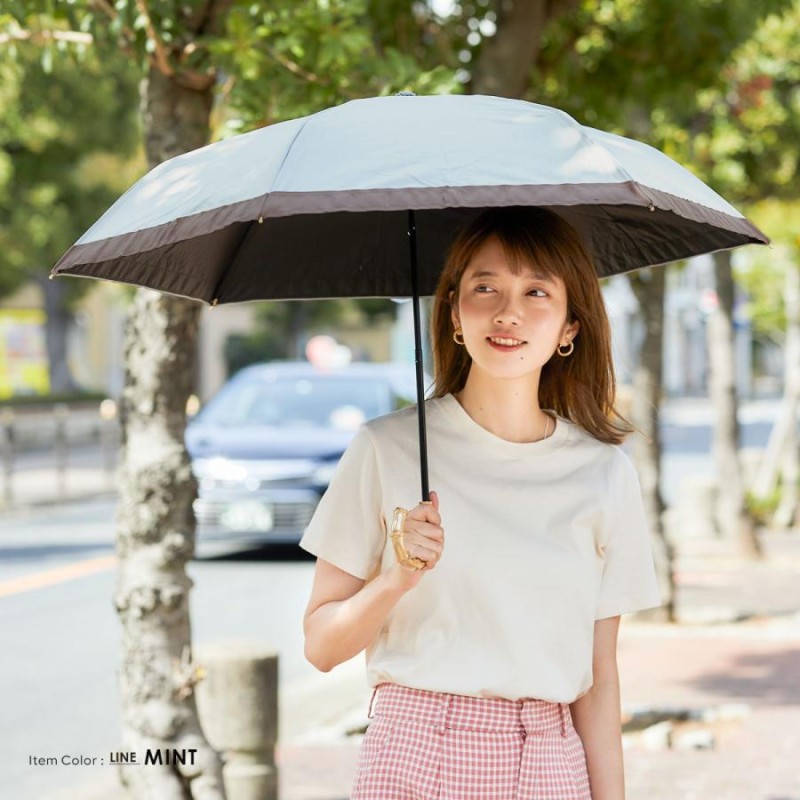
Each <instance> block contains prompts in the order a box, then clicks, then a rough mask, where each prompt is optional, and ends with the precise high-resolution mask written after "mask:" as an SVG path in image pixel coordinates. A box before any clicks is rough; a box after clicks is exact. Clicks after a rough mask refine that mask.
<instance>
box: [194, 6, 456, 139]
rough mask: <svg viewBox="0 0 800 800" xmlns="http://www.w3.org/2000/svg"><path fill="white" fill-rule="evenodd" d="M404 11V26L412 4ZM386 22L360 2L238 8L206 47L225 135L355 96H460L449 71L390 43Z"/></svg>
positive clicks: (236, 7) (303, 113)
mask: <svg viewBox="0 0 800 800" xmlns="http://www.w3.org/2000/svg"><path fill="white" fill-rule="evenodd" d="M394 5H395V6H397V5H398V4H397V3H394ZM402 5H404V6H405V9H406V13H405V15H404V19H405V20H406V21H408V19H409V18H410V14H409V13H408V10H409V8H410V5H411V4H410V3H404V4H402ZM384 13H385V9H384ZM385 22H386V18H385V16H384V17H380V18H378V19H377V20H376V19H374V18H373V17H372V15H371V12H370V4H369V3H368V2H366V1H365V0H328V1H327V2H319V0H300V1H297V0H277V1H276V2H272V3H269V4H268V5H264V4H258V3H249V2H241V1H239V2H236V3H235V4H234V7H233V9H232V11H231V12H230V14H229V15H228V17H227V21H226V30H225V36H224V37H220V38H219V39H217V40H215V41H213V42H210V43H209V52H210V54H211V56H212V57H213V59H214V61H215V62H216V63H217V64H219V65H220V69H221V70H222V86H223V97H224V99H225V107H226V109H227V114H226V116H225V119H224V130H223V133H224V134H227V133H231V132H239V131H242V130H248V129H251V128H254V127H261V126H263V125H268V124H270V123H272V122H277V121H280V120H285V119H291V118H295V117H299V116H304V115H306V114H309V113H312V112H314V111H319V110H322V109H324V108H327V107H329V106H333V105H337V104H339V103H341V102H343V101H346V100H351V99H355V98H360V97H368V96H372V95H385V94H392V93H394V92H397V91H400V90H411V91H415V92H417V93H419V94H438V93H443V92H454V91H458V90H459V84H458V83H457V81H456V80H455V69H453V68H448V67H446V66H441V65H428V66H426V65H424V64H422V63H421V62H420V61H419V60H418V59H417V58H416V57H415V55H414V54H413V53H410V52H404V51H403V50H402V49H401V48H400V47H398V46H396V45H394V44H392V43H390V41H388V38H384V37H388V32H387V30H386V28H385Z"/></svg>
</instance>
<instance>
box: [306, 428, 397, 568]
mask: <svg viewBox="0 0 800 800" xmlns="http://www.w3.org/2000/svg"><path fill="white" fill-rule="evenodd" d="M381 499H382V490H381V481H380V474H379V471H378V461H377V457H376V454H375V446H374V443H373V441H372V437H371V436H370V434H369V431H367V429H366V427H365V426H364V425H362V426H361V427H360V428H359V430H358V431H357V432H356V434H355V436H354V437H353V438H352V439H351V441H350V444H349V445H348V447H347V449H346V450H345V452H344V454H343V455H342V457H341V459H340V460H339V464H338V465H337V467H336V471H335V472H334V475H333V478H332V479H331V482H330V485H329V486H328V489H327V490H326V492H325V494H324V495H323V496H322V499H321V500H320V501H319V505H318V506H317V508H316V511H315V512H314V516H313V517H312V519H311V522H310V523H309V524H308V527H307V528H306V530H305V532H304V534H303V538H302V539H301V541H300V547H302V548H303V549H304V550H307V551H308V552H309V553H311V554H312V555H315V556H317V558H322V559H324V560H325V561H329V562H330V563H331V564H333V565H334V566H337V567H339V569H343V570H344V571H345V572H349V573H350V574H351V575H354V576H355V577H357V578H362V579H364V580H366V579H367V578H368V577H369V576H370V575H371V574H372V573H373V572H374V570H375V567H376V566H377V564H378V562H379V560H380V558H381V555H382V553H383V547H384V543H385V541H386V525H385V521H384V520H383V516H382V513H381V508H382V503H381Z"/></svg>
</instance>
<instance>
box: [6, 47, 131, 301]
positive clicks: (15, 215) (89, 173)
mask: <svg viewBox="0 0 800 800" xmlns="http://www.w3.org/2000/svg"><path fill="white" fill-rule="evenodd" d="M12 56H13V57H12ZM53 63H54V62H52V61H48V60H47V59H45V58H43V57H42V52H41V50H40V49H39V48H38V47H35V46H30V45H29V44H25V45H24V46H22V45H20V46H19V47H18V48H17V52H16V53H15V54H12V53H11V52H10V51H9V50H8V49H7V48H0V294H3V293H8V292H9V291H12V290H14V289H15V288H16V287H17V286H19V285H20V284H21V283H23V282H25V281H26V280H29V279H31V278H36V277H38V278H39V279H41V278H43V276H44V275H46V274H47V272H48V271H49V269H50V268H51V267H52V265H53V264H54V263H55V262H56V261H57V260H58V258H59V257H60V256H61V254H62V253H63V252H65V251H66V250H67V248H68V247H69V246H70V245H71V244H72V243H73V242H74V241H75V240H76V239H77V238H78V236H79V235H80V234H81V233H82V232H83V231H84V230H86V229H87V228H88V227H89V226H90V225H91V224H92V223H93V222H94V221H95V220H96V219H97V217H98V216H99V215H100V214H101V213H102V212H103V211H104V210H105V209H106V208H107V207H108V206H109V205H110V204H111V203H112V202H113V201H114V199H115V198H116V197H117V195H118V194H119V193H120V192H121V191H122V190H123V189H124V188H125V187H126V186H127V185H128V184H129V183H130V182H131V179H132V177H134V175H133V174H132V166H131V162H130V159H131V156H132V154H133V152H134V150H135V148H136V145H137V143H138V141H139V127H138V124H137V116H136V86H135V78H134V76H133V75H131V72H130V70H129V69H128V68H127V65H126V64H125V62H124V60H122V59H120V58H116V59H110V60H108V61H106V62H105V63H104V64H103V65H102V66H101V65H100V63H99V61H98V59H97V58H95V57H94V54H92V53H88V54H85V57H84V58H83V60H82V61H81V62H80V63H76V62H75V61H74V60H72V59H60V60H59V61H58V66H57V68H53ZM140 168H141V165H139V164H135V165H134V166H133V170H138V169H140ZM87 288H88V285H87V284H85V283H84V282H82V281H73V282H71V285H70V292H71V294H72V295H73V296H77V295H79V294H80V293H82V292H83V291H85V290H86V289H87Z"/></svg>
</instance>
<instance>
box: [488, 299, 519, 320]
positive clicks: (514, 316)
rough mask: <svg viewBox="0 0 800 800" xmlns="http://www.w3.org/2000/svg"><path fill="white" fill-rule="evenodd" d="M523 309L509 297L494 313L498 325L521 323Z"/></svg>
mask: <svg viewBox="0 0 800 800" xmlns="http://www.w3.org/2000/svg"><path fill="white" fill-rule="evenodd" d="M521 316H522V311H521V309H520V307H519V303H518V302H516V301H515V300H514V299H511V298H509V299H507V300H506V301H505V302H504V303H502V304H501V305H500V307H499V308H498V309H497V311H496V312H495V315H494V321H495V324H496V325H519V322H520V319H521Z"/></svg>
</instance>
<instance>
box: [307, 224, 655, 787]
mask: <svg viewBox="0 0 800 800" xmlns="http://www.w3.org/2000/svg"><path fill="white" fill-rule="evenodd" d="M432 330H433V340H434V342H433V343H434V361H435V364H434V375H435V391H434V396H433V399H430V400H427V401H426V414H427V425H428V445H429V458H430V465H429V466H430V481H431V486H433V487H434V488H435V489H436V491H435V492H431V502H429V503H419V502H418V501H419V497H418V491H419V489H418V475H419V453H418V444H417V429H416V424H417V423H416V410H415V409H414V408H409V409H403V410H401V411H398V412H395V413H394V414H390V415H388V416H385V417H382V418H379V419H376V420H372V421H370V422H368V423H367V424H366V425H364V426H362V428H361V429H360V431H359V432H358V433H357V434H356V436H355V437H354V439H353V440H352V443H351V445H350V447H349V448H348V450H347V451H346V453H345V454H344V456H343V457H342V460H341V462H340V465H339V468H338V470H337V473H336V475H335V476H334V479H333V481H332V482H331V485H330V488H329V489H328V491H327V492H326V494H325V495H324V497H323V498H322V501H321V502H320V505H319V507H318V510H317V512H316V514H315V516H314V518H313V520H312V522H311V524H310V525H309V527H308V529H307V530H306V533H305V535H304V537H303V541H302V546H303V547H304V548H305V549H307V550H309V551H310V552H312V553H314V554H315V555H316V556H317V558H318V560H317V566H316V573H315V576H314V584H313V588H312V592H311V598H310V601H309V604H308V609H307V611H306V616H305V637H306V656H307V658H308V659H309V660H310V661H311V663H312V664H314V665H315V666H317V667H318V668H319V669H321V670H323V671H327V670H330V669H331V668H333V667H334V666H335V665H337V664H339V663H341V662H343V661H345V660H347V659H349V658H351V657H352V656H354V655H356V654H357V653H360V652H361V651H362V650H366V661H367V672H368V678H369V681H370V684H371V685H372V686H374V687H375V692H374V694H373V699H372V703H371V707H370V717H371V719H372V722H371V724H370V726H369V728H368V730H367V734H366V736H365V738H364V742H363V746H362V750H361V756H360V763H359V767H358V773H357V775H356V779H355V785H354V787H353V794H352V798H354V799H355V800H411V799H412V798H424V800H427V799H428V798H438V799H439V800H445V798H448V799H451V800H478V799H479V798H480V799H482V798H496V799H497V800H514V799H516V800H622V798H624V780H623V760H622V741H621V725H620V696H619V680H618V675H617V664H616V640H617V629H618V625H619V619H620V615H621V614H623V613H626V612H632V611H636V610H640V609H645V608H651V607H654V606H658V605H660V603H661V598H660V595H659V590H658V585H657V580H656V575H655V569H654V565H653V557H652V551H651V546H650V543H649V537H648V530H647V525H646V522H645V517H644V513H643V507H642V500H641V493H640V488H639V483H638V479H637V476H636V473H635V471H634V468H633V465H632V463H631V461H630V459H629V458H628V456H627V455H626V454H625V453H624V451H623V450H622V449H621V448H620V447H619V444H620V443H621V442H622V441H623V439H624V436H625V435H626V434H627V433H629V432H630V431H631V428H630V427H629V426H627V425H626V424H625V423H624V420H623V419H622V417H620V416H619V415H618V414H617V413H616V412H615V411H614V395H615V380H614V370H613V364H612V360H611V345H610V331H609V324H608V318H607V315H606V311H605V306H604V303H603V298H602V295H601V292H600V286H599V282H598V279H597V275H596V273H595V270H594V267H593V266H592V263H591V260H590V258H589V256H588V254H587V252H586V250H585V249H584V247H583V245H582V242H581V240H580V239H579V237H578V235H577V234H576V232H575V231H574V230H573V229H572V228H571V227H570V226H569V225H568V224H567V223H566V222H564V221H563V220H562V219H561V218H560V217H558V216H556V215H555V214H553V213H551V212H548V211H545V210H541V209H521V208H519V209H498V210H495V211H489V212H486V213H484V214H483V215H481V216H480V217H479V218H478V219H477V220H476V221H475V222H474V223H473V224H472V225H471V226H470V227H469V228H468V229H467V230H465V231H464V232H463V233H462V234H461V235H460V236H459V238H458V239H457V241H456V242H455V243H454V245H453V246H452V248H451V250H450V253H449V256H448V259H447V263H446V265H445V269H444V272H443V273H442V276H441V279H440V282H439V285H438V288H437V291H436V297H435V300H434V308H433V320H432ZM398 507H399V508H398ZM404 508H411V510H410V511H408V512H405V511H403V509H404Z"/></svg>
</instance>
